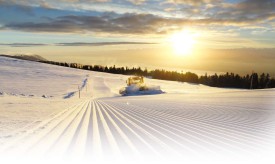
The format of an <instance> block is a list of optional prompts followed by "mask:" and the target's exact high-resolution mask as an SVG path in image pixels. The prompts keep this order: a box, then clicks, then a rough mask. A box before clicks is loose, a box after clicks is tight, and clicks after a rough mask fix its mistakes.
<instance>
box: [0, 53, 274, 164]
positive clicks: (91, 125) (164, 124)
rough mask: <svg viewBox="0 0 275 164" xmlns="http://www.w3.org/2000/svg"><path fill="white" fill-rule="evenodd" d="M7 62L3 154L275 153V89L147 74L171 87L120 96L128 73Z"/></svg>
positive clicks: (2, 73)
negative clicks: (220, 85) (225, 86)
mask: <svg viewBox="0 0 275 164" xmlns="http://www.w3.org/2000/svg"><path fill="white" fill-rule="evenodd" d="M0 63H1V65H0V79H1V85H0V92H1V93H2V94H1V95H0V122H1V127H0V131H1V135H0V154H1V155H4V156H8V157H11V156H15V155H16V156H29V157H42V158H43V157H47V158H67V157H70V158H76V159H106V158H111V159H113V158H114V159H133V158H134V159H140V158H145V159H146V158H150V159H154V158H157V159H163V158H166V159H187V158H191V160H195V159H197V157H210V159H212V158H213V159H216V160H217V161H219V160H218V159H220V158H219V157H226V158H229V159H231V160H232V159H241V161H242V163H244V162H243V161H246V162H247V161H249V159H250V160H251V162H255V160H256V159H260V160H261V161H264V160H272V159H273V158H272V152H274V151H275V150H274V149H275V148H274V147H275V144H274V143H275V140H274V139H275V138H274V136H275V124H274V123H275V119H274V113H275V111H274V110H275V108H274V106H275V101H274V100H275V90H274V89H268V90H253V91H252V90H237V89H219V88H212V87H208V86H204V85H195V84H188V83H179V82H170V81H162V80H154V79H146V82H147V83H148V84H152V85H160V86H161V89H162V90H163V91H165V92H166V93H165V94H159V95H143V96H120V95H119V94H118V91H119V89H120V88H121V87H123V86H124V85H125V80H126V79H127V76H123V75H113V74H107V73H99V72H89V71H83V70H76V69H71V68H64V67H58V66H52V65H46V64H41V63H34V62H29V61H22V60H18V59H16V61H15V59H9V58H5V57H0ZM20 71H21V72H20ZM37 72H39V73H37ZM78 86H81V88H82V90H81V96H80V98H78V92H76V91H77V89H76V88H77V87H78ZM70 93H73V94H72V95H71V96H69V97H68V98H64V96H66V95H68V94H70ZM31 95H33V96H31ZM41 95H49V96H46V97H42V96H41ZM254 158H255V159H254ZM203 159H204V158H202V159H201V160H202V161H203ZM224 162H225V161H224ZM227 162H229V161H227ZM235 162H237V161H235ZM238 162H240V161H238Z"/></svg>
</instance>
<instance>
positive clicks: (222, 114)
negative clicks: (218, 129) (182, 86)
mask: <svg viewBox="0 0 275 164" xmlns="http://www.w3.org/2000/svg"><path fill="white" fill-rule="evenodd" d="M177 103H179V102H177ZM188 104H189V103H188ZM194 104H195V103H193V105H194ZM147 105H149V106H151V107H159V106H158V105H153V104H147ZM166 105H169V106H170V105H172V106H170V108H172V109H170V110H172V111H173V112H174V114H178V112H179V110H185V108H179V106H181V105H182V104H181V105H180V104H179V105H178V106H175V104H172V103H170V102H169V104H168V103H165V105H164V104H163V105H162V107H164V106H166ZM195 105H196V106H195V107H199V106H203V107H204V108H203V109H201V108H200V109H196V111H195V113H196V114H197V117H196V115H194V112H193V111H192V113H190V114H191V115H190V116H189V117H190V118H191V117H193V118H195V119H199V120H200V121H201V120H202V119H203V120H206V121H207V122H211V123H212V122H213V123H216V122H217V120H216V121H215V120H214V119H213V115H210V112H211V113H213V112H214V113H220V114H221V116H223V117H229V118H232V119H237V118H238V117H235V116H239V115H240V113H241V112H236V111H232V109H231V108H230V110H229V109H228V110H225V109H220V108H210V107H208V106H206V105H202V104H195ZM142 106H144V105H142ZM174 106H175V107H174ZM224 107H227V106H224ZM174 108H176V110H174ZM209 110H210V112H209ZM235 110H239V109H235ZM229 111H230V112H231V113H230V114H231V115H230V116H227V115H225V114H224V113H228V112H229ZM205 112H208V113H207V114H208V115H209V117H205V116H201V113H205ZM233 112H234V113H233ZM257 112H259V111H257ZM261 112H263V111H261ZM232 114H234V116H232ZM223 117H217V118H216V119H218V120H221V119H222V120H223V121H226V120H227V119H225V120H224V118H223ZM209 118H211V121H210V120H209ZM212 120H213V121H212ZM252 120H253V122H255V118H253V119H252ZM252 120H251V121H252ZM238 121H239V120H238ZM245 121H249V119H246V120H245ZM239 123H240V122H230V124H231V125H232V124H234V125H237V126H238V127H240V126H239ZM241 123H242V126H241V127H243V128H244V127H247V128H250V126H251V125H254V126H259V124H254V123H252V122H248V123H245V122H244V121H242V122H241ZM247 125H249V126H247ZM272 127H273V126H272ZM260 128H262V127H259V129H258V131H260ZM253 130H255V128H253ZM260 132H261V131H260Z"/></svg>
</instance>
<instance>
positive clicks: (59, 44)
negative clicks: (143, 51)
mask: <svg viewBox="0 0 275 164" xmlns="http://www.w3.org/2000/svg"><path fill="white" fill-rule="evenodd" d="M130 44H157V43H150V42H96V43H87V42H73V43H57V44H56V45H57V46H109V45H130Z"/></svg>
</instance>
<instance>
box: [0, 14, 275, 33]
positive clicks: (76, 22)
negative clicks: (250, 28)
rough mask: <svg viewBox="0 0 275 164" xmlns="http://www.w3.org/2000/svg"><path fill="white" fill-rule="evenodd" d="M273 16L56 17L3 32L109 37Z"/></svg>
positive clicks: (257, 20) (12, 26)
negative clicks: (94, 34) (108, 35)
mask: <svg viewBox="0 0 275 164" xmlns="http://www.w3.org/2000/svg"><path fill="white" fill-rule="evenodd" d="M274 19H275V13H268V14H261V15H257V16H254V17H246V16H244V17H236V18H234V17H232V18H231V17H228V18H222V17H221V18H219V17H217V18H202V19H192V18H190V19H184V18H165V17H161V16H157V15H152V14H123V15H119V16H112V15H108V14H107V15H101V16H76V15H68V16H60V17H57V18H52V19H49V20H47V21H44V22H23V23H9V24H6V25H4V27H3V29H10V30H19V31H28V32H58V33H98V32H101V33H110V34H165V33H168V32H170V31H173V30H175V29H176V30H177V29H181V28H182V27H184V26H192V25H195V26H198V25H218V26H219V25H220V26H224V25H228V26H229V25H230V26H246V25H251V24H255V23H262V22H264V21H266V20H274Z"/></svg>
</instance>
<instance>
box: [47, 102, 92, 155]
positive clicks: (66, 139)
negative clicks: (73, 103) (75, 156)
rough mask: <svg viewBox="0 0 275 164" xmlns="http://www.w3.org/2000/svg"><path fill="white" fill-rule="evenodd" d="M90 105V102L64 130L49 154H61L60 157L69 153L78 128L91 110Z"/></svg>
mask: <svg viewBox="0 0 275 164" xmlns="http://www.w3.org/2000/svg"><path fill="white" fill-rule="evenodd" d="M89 104H90V102H88V103H87V104H85V106H83V107H82V108H81V110H80V112H79V113H78V114H77V115H76V116H75V117H74V119H73V120H72V121H71V122H70V124H69V125H68V126H67V127H66V128H65V129H64V131H63V133H62V134H61V135H60V136H59V138H58V139H57V140H56V141H55V142H54V143H53V145H52V147H51V148H50V149H49V150H48V153H47V154H50V153H53V154H55V155H58V154H59V153H61V154H60V155H64V154H65V153H66V152H67V150H68V149H69V146H70V145H71V143H72V140H73V137H74V135H75V134H77V131H78V128H79V126H80V125H81V122H82V121H83V119H84V117H85V113H86V111H87V110H88V108H89ZM84 141H85V140H84Z"/></svg>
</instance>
